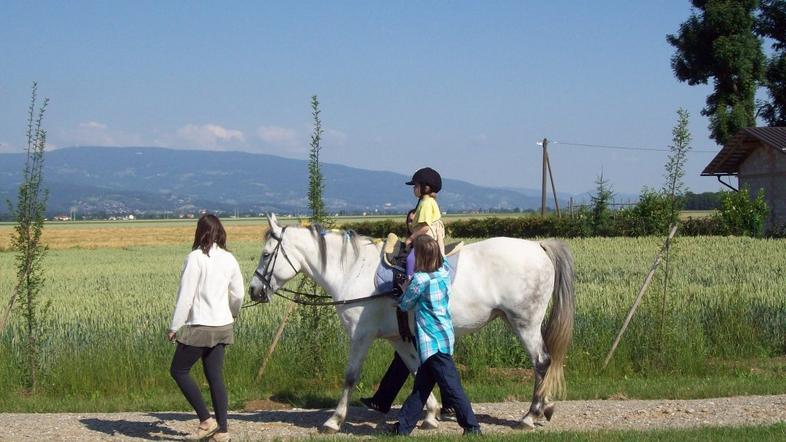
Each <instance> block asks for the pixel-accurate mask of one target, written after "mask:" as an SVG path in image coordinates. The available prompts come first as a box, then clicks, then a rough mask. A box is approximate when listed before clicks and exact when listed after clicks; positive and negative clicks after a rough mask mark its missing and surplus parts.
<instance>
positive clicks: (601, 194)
mask: <svg viewBox="0 0 786 442" xmlns="http://www.w3.org/2000/svg"><path fill="white" fill-rule="evenodd" d="M595 185H596V186H597V187H596V189H595V194H594V195H592V197H591V198H592V219H591V221H590V222H591V224H592V231H593V234H595V235H600V236H603V235H608V234H610V233H611V210H610V209H609V204H610V203H611V199H612V198H613V197H614V192H613V191H612V189H611V186H610V185H609V181H608V180H606V179H604V178H603V172H601V173H600V176H599V177H598V178H597V179H596V180H595Z"/></svg>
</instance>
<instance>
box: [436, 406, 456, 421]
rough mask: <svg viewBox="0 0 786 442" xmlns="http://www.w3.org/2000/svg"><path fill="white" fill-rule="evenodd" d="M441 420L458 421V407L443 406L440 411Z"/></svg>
mask: <svg viewBox="0 0 786 442" xmlns="http://www.w3.org/2000/svg"><path fill="white" fill-rule="evenodd" d="M439 420H441V421H454V422H455V421H456V409H455V408H453V407H442V409H441V410H440V411H439Z"/></svg>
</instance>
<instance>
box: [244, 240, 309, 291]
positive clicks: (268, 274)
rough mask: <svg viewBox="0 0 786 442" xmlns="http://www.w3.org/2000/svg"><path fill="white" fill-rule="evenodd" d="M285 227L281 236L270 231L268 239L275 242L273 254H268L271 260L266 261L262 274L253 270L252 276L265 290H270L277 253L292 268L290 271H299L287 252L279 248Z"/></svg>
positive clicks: (257, 270)
mask: <svg viewBox="0 0 786 442" xmlns="http://www.w3.org/2000/svg"><path fill="white" fill-rule="evenodd" d="M287 227H289V226H284V227H282V228H281V235H276V234H275V232H273V231H272V230H271V231H270V237H271V238H273V239H275V240H276V247H274V248H273V252H272V253H271V254H270V257H271V258H270V259H268V261H267V265H266V266H265V271H264V273H262V272H260V271H259V268H257V269H255V270H254V275H255V276H256V277H257V278H259V279H260V281H262V284H264V287H265V289H270V288H271V286H270V280H271V279H272V278H273V270H274V269H275V268H276V262H277V261H278V255H279V251H280V252H281V255H283V256H284V259H286V260H287V264H289V266H290V267H291V268H292V270H294V271H295V273H298V272H299V271H300V270H298V269H296V268H295V265H294V264H292V260H291V259H289V255H287V250H286V249H285V248H283V247H281V242H282V240H283V239H284V232H286V231H287ZM274 293H275V292H274Z"/></svg>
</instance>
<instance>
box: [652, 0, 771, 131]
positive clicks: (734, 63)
mask: <svg viewBox="0 0 786 442" xmlns="http://www.w3.org/2000/svg"><path fill="white" fill-rule="evenodd" d="M691 4H692V5H693V7H694V11H693V12H692V13H691V15H690V17H689V18H688V20H686V21H685V22H684V23H682V25H680V29H679V32H678V33H677V34H676V35H668V36H667V37H666V39H667V40H668V42H669V43H670V44H671V45H672V46H674V48H675V49H676V52H675V54H674V55H673V56H672V58H671V67H672V69H673V70H674V75H676V77H677V78H678V79H679V80H680V81H685V82H687V83H688V84H690V85H691V86H693V85H697V84H707V82H708V81H709V80H710V79H712V80H713V92H712V93H711V94H710V95H709V96H707V102H706V103H707V105H706V106H705V107H704V109H702V111H701V113H702V115H704V116H706V117H709V119H710V126H709V128H710V134H711V137H712V138H713V139H714V140H715V141H716V142H717V143H718V144H725V143H726V140H728V138H729V137H731V136H732V135H734V134H735V133H736V132H737V131H739V130H740V129H742V128H744V127H751V126H755V125H756V119H755V110H756V105H755V93H756V88H757V87H758V85H759V82H760V81H761V80H762V79H763V76H764V68H765V58H764V53H763V52H762V48H761V46H762V45H761V39H760V38H759V37H758V36H757V35H756V34H755V33H754V22H755V12H756V9H757V7H758V1H757V0H692V1H691Z"/></svg>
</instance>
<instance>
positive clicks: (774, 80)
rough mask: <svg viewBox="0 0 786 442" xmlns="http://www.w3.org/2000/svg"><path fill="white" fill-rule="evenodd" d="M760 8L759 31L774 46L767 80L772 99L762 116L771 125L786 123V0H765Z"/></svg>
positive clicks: (785, 124) (765, 84) (765, 104)
mask: <svg viewBox="0 0 786 442" xmlns="http://www.w3.org/2000/svg"><path fill="white" fill-rule="evenodd" d="M759 9H760V14H759V17H758V21H757V23H756V33H757V34H759V35H760V36H762V37H765V38H768V39H771V40H772V46H771V47H772V50H773V54H772V56H771V57H770V58H768V59H767V69H766V72H765V81H764V87H765V88H766V89H767V94H768V95H769V97H770V101H769V102H767V103H764V105H763V106H762V107H761V117H762V118H763V119H764V120H765V121H766V122H767V124H768V125H770V126H786V0H762V2H761V7H760V8H759Z"/></svg>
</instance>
